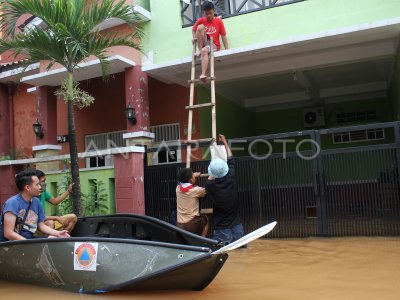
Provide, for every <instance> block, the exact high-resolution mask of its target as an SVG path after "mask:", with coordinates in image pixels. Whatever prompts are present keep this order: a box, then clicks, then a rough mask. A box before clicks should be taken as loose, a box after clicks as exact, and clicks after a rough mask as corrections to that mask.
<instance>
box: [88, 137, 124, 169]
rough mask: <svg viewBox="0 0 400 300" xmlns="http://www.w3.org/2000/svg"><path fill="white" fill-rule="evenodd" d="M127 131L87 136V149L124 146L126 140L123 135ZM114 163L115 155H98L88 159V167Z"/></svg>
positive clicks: (94, 149)
mask: <svg viewBox="0 0 400 300" xmlns="http://www.w3.org/2000/svg"><path fill="white" fill-rule="evenodd" d="M125 132H126V131H115V132H107V133H100V134H92V135H87V136H85V151H86V152H90V151H97V150H103V149H109V148H118V147H124V146H125V142H124V139H123V137H122V135H123V134H124V133H125ZM113 165H114V156H113V155H106V156H96V157H89V158H87V159H86V167H87V168H98V167H108V166H113Z"/></svg>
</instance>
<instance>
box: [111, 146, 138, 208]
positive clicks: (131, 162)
mask: <svg viewBox="0 0 400 300" xmlns="http://www.w3.org/2000/svg"><path fill="white" fill-rule="evenodd" d="M114 173H115V186H116V195H115V196H116V197H115V198H116V199H115V202H116V203H115V206H116V211H117V213H133V214H139V215H144V214H145V207H144V169H143V153H128V154H121V155H115V156H114Z"/></svg>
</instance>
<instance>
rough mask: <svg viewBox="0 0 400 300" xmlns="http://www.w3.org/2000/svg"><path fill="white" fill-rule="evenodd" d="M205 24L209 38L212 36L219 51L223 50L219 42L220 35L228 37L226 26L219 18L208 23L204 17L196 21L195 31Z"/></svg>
mask: <svg viewBox="0 0 400 300" xmlns="http://www.w3.org/2000/svg"><path fill="white" fill-rule="evenodd" d="M200 24H203V25H204V27H205V28H206V33H207V38H208V39H210V36H212V37H213V39H214V44H215V46H217V49H218V50H219V49H220V48H221V43H220V42H219V35H223V36H225V35H226V31H225V26H224V23H223V22H222V20H221V19H220V18H218V17H214V18H213V20H212V21H211V22H210V21H207V19H206V17H202V18H200V19H198V20H197V21H196V23H195V24H194V25H193V31H196V30H197V26H199V25H200Z"/></svg>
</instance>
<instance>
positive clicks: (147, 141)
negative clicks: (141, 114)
mask: <svg viewBox="0 0 400 300" xmlns="http://www.w3.org/2000/svg"><path fill="white" fill-rule="evenodd" d="M123 138H124V140H125V144H126V146H127V147H128V146H145V147H146V148H151V147H152V146H153V145H154V133H152V132H148V131H137V132H128V133H125V134H124V135H123ZM146 164H147V165H148V166H151V165H152V164H153V153H147V154H146Z"/></svg>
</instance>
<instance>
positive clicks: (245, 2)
mask: <svg viewBox="0 0 400 300" xmlns="http://www.w3.org/2000/svg"><path fill="white" fill-rule="evenodd" d="M180 1H181V16H182V26H183V27H187V26H191V25H193V24H194V22H196V20H197V19H198V18H199V17H201V16H202V11H201V3H203V2H204V1H200V0H180ZM301 1H305V0H213V1H211V2H213V3H214V6H215V10H216V14H217V15H218V16H220V17H222V18H228V17H233V16H237V15H241V14H245V13H249V12H254V11H259V10H263V9H267V8H273V7H277V6H282V5H287V4H293V3H296V2H301Z"/></svg>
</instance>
